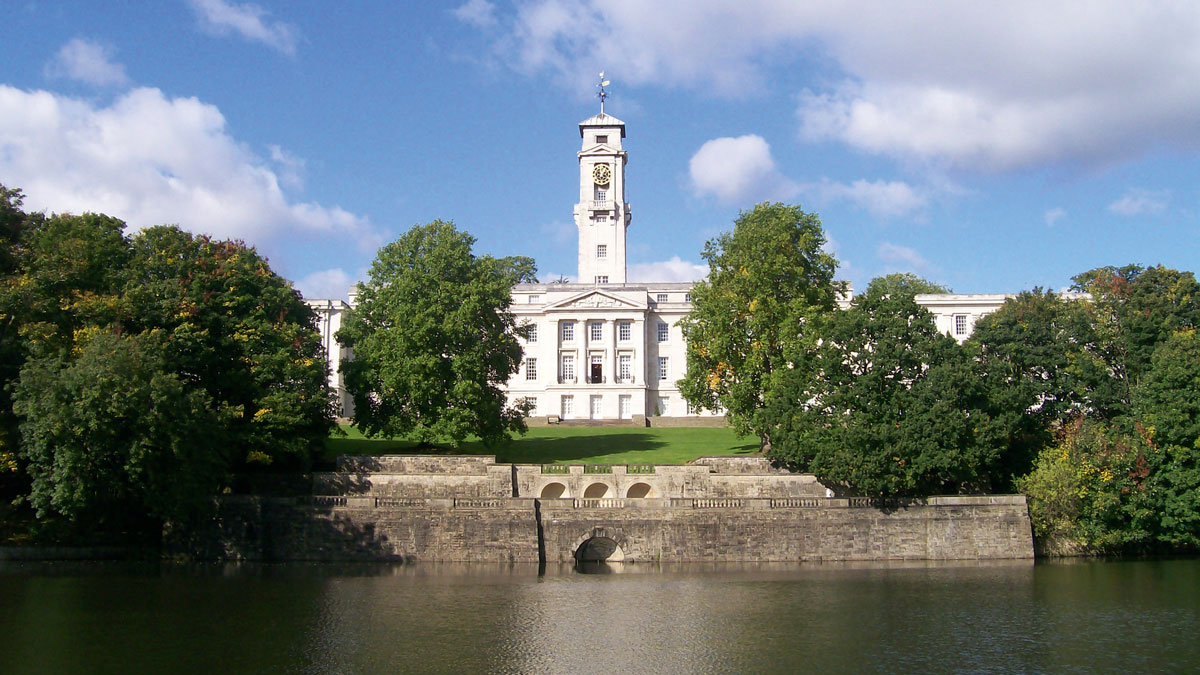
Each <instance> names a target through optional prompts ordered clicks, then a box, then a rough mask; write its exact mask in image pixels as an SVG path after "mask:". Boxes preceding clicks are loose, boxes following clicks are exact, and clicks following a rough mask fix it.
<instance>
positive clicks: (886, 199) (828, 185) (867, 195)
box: [804, 179, 929, 218]
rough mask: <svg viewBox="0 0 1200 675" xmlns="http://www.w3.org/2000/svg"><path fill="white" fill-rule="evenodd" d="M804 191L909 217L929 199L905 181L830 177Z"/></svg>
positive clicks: (891, 215)
mask: <svg viewBox="0 0 1200 675" xmlns="http://www.w3.org/2000/svg"><path fill="white" fill-rule="evenodd" d="M804 191H805V192H809V193H812V194H814V195H816V196H817V197H818V198H821V199H826V200H830V199H837V200H846V201H849V202H851V203H853V204H855V205H857V206H858V207H859V208H861V209H865V210H866V211H869V212H870V213H872V214H874V215H875V216H878V217H881V218H895V217H899V216H906V215H910V214H912V213H915V212H917V211H920V210H922V209H924V208H925V207H926V206H927V205H928V203H929V199H928V198H927V197H926V196H925V195H923V194H921V193H919V192H918V191H917V190H915V189H914V188H913V187H912V186H910V185H909V184H908V183H905V182H902V181H884V180H876V181H867V180H862V179H860V180H856V181H853V182H851V183H837V182H833V181H829V180H825V181H822V182H820V183H817V184H815V185H812V186H805V188H804Z"/></svg>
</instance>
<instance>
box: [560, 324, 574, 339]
mask: <svg viewBox="0 0 1200 675" xmlns="http://www.w3.org/2000/svg"><path fill="white" fill-rule="evenodd" d="M574 339H575V322H574V321H564V322H563V323H562V340H563V342H571V341H572V340H574Z"/></svg>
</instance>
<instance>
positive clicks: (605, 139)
mask: <svg viewBox="0 0 1200 675" xmlns="http://www.w3.org/2000/svg"><path fill="white" fill-rule="evenodd" d="M596 142H597V143H607V142H608V136H607V135H604V136H596Z"/></svg>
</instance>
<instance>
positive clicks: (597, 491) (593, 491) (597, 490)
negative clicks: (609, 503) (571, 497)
mask: <svg viewBox="0 0 1200 675" xmlns="http://www.w3.org/2000/svg"><path fill="white" fill-rule="evenodd" d="M607 494H608V486H607V485H605V484H604V483H592V484H591V485H589V486H587V489H586V490H584V491H583V498H584V499H600V498H601V497H603V496H605V495H607Z"/></svg>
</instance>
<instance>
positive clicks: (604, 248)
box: [596, 216, 608, 260]
mask: <svg viewBox="0 0 1200 675" xmlns="http://www.w3.org/2000/svg"><path fill="white" fill-rule="evenodd" d="M604 219H605V220H608V217H607V216H605V218H604ZM596 220H600V216H596ZM596 257H597V258H599V259H601V260H604V259H605V258H607V257H608V244H596Z"/></svg>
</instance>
